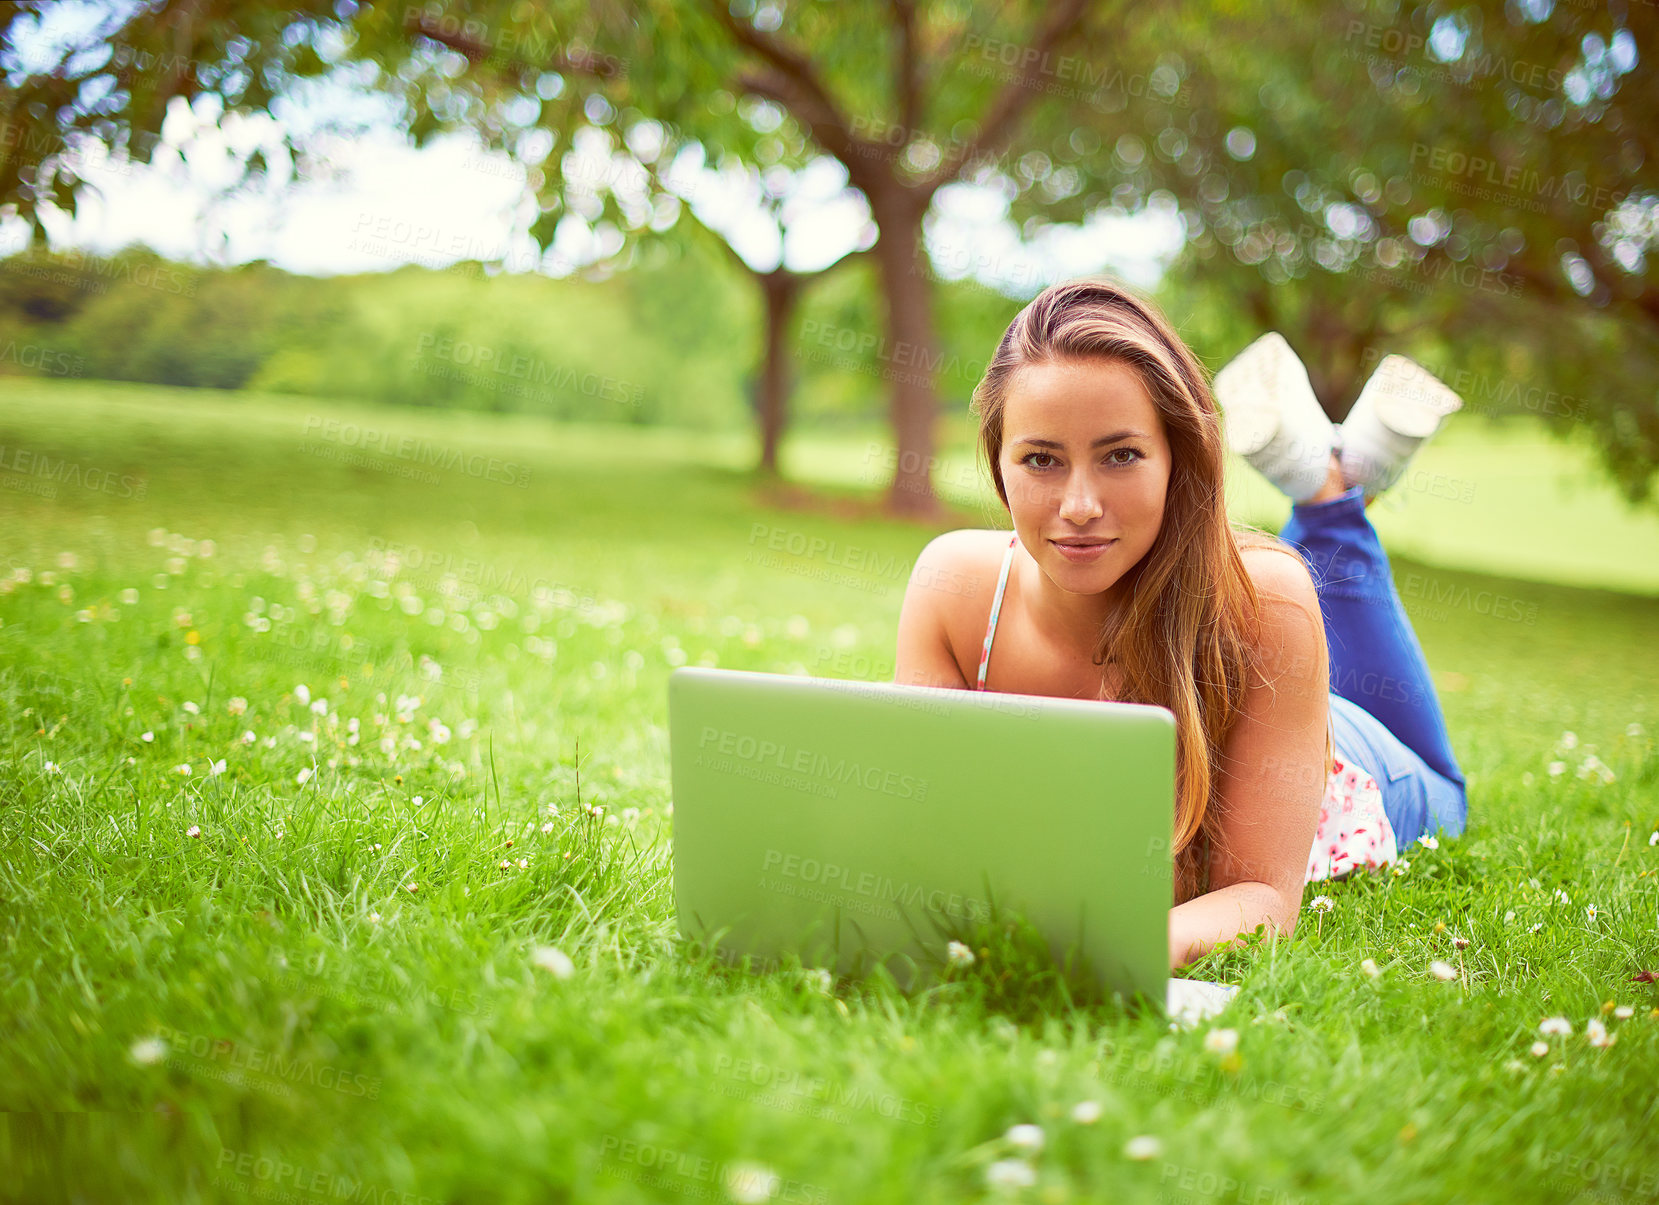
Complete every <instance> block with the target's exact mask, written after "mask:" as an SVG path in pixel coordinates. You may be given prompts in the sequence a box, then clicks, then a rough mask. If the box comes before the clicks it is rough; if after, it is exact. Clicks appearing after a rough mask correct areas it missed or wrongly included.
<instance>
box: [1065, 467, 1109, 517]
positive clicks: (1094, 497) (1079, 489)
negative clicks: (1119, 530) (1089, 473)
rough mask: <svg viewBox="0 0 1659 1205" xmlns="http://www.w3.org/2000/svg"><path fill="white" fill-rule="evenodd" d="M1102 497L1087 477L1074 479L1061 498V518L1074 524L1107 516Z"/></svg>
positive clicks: (1068, 484) (1068, 482)
mask: <svg viewBox="0 0 1659 1205" xmlns="http://www.w3.org/2000/svg"><path fill="white" fill-rule="evenodd" d="M1105 513H1106V512H1105V507H1103V506H1102V505H1101V503H1100V495H1099V493H1098V492H1097V490H1096V488H1095V485H1094V483H1093V482H1091V481H1090V480H1089V479H1088V478H1087V477H1073V478H1071V479H1070V480H1068V481H1067V482H1066V488H1065V493H1064V494H1063V495H1062V496H1061V498H1060V517H1061V518H1062V519H1066V520H1068V521H1069V522H1072V523H1087V522H1088V521H1089V520H1090V519H1098V518H1099V517H1100V516H1101V515H1103V514H1105Z"/></svg>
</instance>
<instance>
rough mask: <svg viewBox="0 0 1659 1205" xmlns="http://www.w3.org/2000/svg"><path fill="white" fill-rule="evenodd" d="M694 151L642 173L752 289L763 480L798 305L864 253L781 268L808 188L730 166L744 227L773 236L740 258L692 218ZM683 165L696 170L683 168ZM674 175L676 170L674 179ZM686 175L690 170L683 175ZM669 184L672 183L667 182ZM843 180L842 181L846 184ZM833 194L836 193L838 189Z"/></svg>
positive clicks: (781, 425) (777, 439) (779, 422)
mask: <svg viewBox="0 0 1659 1205" xmlns="http://www.w3.org/2000/svg"><path fill="white" fill-rule="evenodd" d="M699 151H700V148H695V147H688V148H685V149H684V150H683V151H682V152H681V156H680V157H678V158H677V159H676V160H675V163H674V164H673V165H671V167H670V168H669V169H668V170H667V171H664V170H662V169H660V168H659V167H658V166H657V165H658V164H660V163H661V161H662V158H663V156H662V155H661V154H656V155H653V156H651V157H650V158H651V163H650V165H649V166H647V165H643V164H642V165H641V168H642V172H643V173H644V174H645V175H646V177H647V178H648V179H649V180H650V181H651V182H652V184H653V185H654V186H655V188H656V189H657V191H658V193H659V195H662V196H667V197H671V198H673V199H674V200H675V201H676V202H679V203H680V205H681V208H682V211H683V213H684V215H685V216H686V217H687V218H689V220H690V222H691V224H692V225H693V226H694V227H696V228H697V229H698V230H700V231H702V232H704V234H706V235H707V236H708V238H709V239H710V241H712V242H714V243H716V244H717V245H718V246H719V247H720V249H721V251H722V252H723V253H724V255H725V257H726V258H727V259H728V260H729V261H730V262H731V263H732V264H733V265H735V266H736V268H737V270H738V271H739V272H741V273H742V274H743V275H744V276H745V277H746V278H748V279H749V280H750V281H752V282H753V284H754V285H755V288H756V290H757V292H758V293H759V296H760V301H761V307H760V308H761V315H762V323H763V326H762V331H761V354H760V366H759V369H758V371H757V373H756V381H755V393H756V409H757V411H758V415H757V417H758V422H759V426H760V461H759V465H758V468H759V470H760V472H761V473H762V474H764V475H767V476H776V475H777V472H778V447H779V445H780V444H781V443H782V441H783V434H784V429H785V427H786V425H787V418H788V411H789V396H790V393H791V389H792V381H791V374H790V361H791V359H792V357H791V355H790V352H789V332H790V330H791V328H792V326H793V323H794V318H795V314H796V312H797V310H798V309H799V307H800V303H801V299H802V297H803V296H804V295H805V293H806V291H807V289H808V288H810V287H811V286H812V285H813V284H814V283H815V282H817V281H819V280H821V279H822V278H823V277H824V276H825V275H826V274H828V273H829V272H832V271H834V270H835V269H836V268H838V267H840V266H841V265H842V264H845V263H847V262H849V261H851V260H852V259H854V258H856V257H858V256H859V255H862V254H863V253H864V252H865V251H866V250H868V248H867V246H866V247H855V248H849V250H848V251H847V252H846V253H844V254H840V255H837V256H836V257H835V258H834V259H832V260H831V261H830V262H828V263H826V264H824V265H822V266H820V267H817V268H813V269H809V270H797V269H793V268H790V267H789V266H788V265H787V263H786V252H787V244H788V241H789V235H790V229H791V226H792V225H793V223H794V222H795V221H796V220H797V219H798V218H799V217H800V216H802V215H801V213H800V210H801V209H802V208H803V204H802V203H803V202H805V203H806V205H808V206H809V205H810V202H809V201H807V198H806V197H805V196H804V195H803V194H804V193H805V191H806V188H807V187H808V186H807V185H805V184H804V183H803V176H804V175H805V174H806V173H804V172H796V171H792V170H790V169H787V168H785V167H783V166H781V165H780V164H774V165H773V166H772V167H770V168H768V169H767V170H766V171H765V172H756V171H753V170H749V171H744V170H743V169H742V168H741V166H740V165H734V171H732V172H728V173H726V176H727V178H728V180H730V179H731V178H732V177H733V176H735V177H737V180H738V181H740V186H742V185H748V186H749V191H750V192H751V194H752V200H753V205H752V207H751V213H750V214H749V215H747V216H749V217H750V218H751V219H753V218H756V217H758V218H762V219H764V221H765V223H766V226H767V229H768V231H769V233H770V235H771V236H772V237H771V242H772V243H773V246H772V247H768V248H767V249H765V250H763V251H762V252H761V253H760V254H759V255H758V256H755V255H753V254H752V253H745V252H744V251H741V250H739V248H738V245H737V243H738V240H737V239H736V238H734V236H733V235H732V234H731V233H729V232H727V231H725V230H723V229H721V228H720V227H719V225H718V224H717V223H716V222H715V221H714V220H712V219H711V218H709V217H704V216H702V215H700V214H699V213H698V212H697V204H696V202H697V200H698V199H699V197H700V196H701V195H706V194H707V192H708V191H709V173H707V172H706V171H699V168H700V167H701V163H700V158H701V156H700V154H699V153H698V152H699ZM688 159H689V160H697V161H698V162H695V163H691V164H687V162H686V161H687V160H688ZM682 165H684V166H683V167H682ZM825 165H826V161H819V162H818V163H816V164H812V165H809V170H810V167H823V166H825ZM676 168H680V169H681V170H678V171H676V170H675V169H676ZM687 168H689V170H686V169H687ZM668 176H674V177H675V178H674V179H673V180H669V179H667V177H668ZM842 179H843V181H844V179H845V177H844V176H843V178H842ZM836 187H837V188H839V185H837V186H836ZM756 258H758V259H759V260H760V262H761V263H763V264H766V265H767V266H764V267H763V266H759V265H758V264H757V263H756V262H754V260H755V259H756Z"/></svg>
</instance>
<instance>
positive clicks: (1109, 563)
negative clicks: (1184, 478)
mask: <svg viewBox="0 0 1659 1205" xmlns="http://www.w3.org/2000/svg"><path fill="white" fill-rule="evenodd" d="M1002 424H1003V425H1002V431H1003V446H1002V457H1001V464H1002V480H1003V486H1004V488H1005V489H1006V490H1007V493H1008V509H1009V512H1010V514H1011V515H1012V517H1013V521H1014V530H1015V531H1016V532H1017V533H1018V534H1019V538H1020V543H1021V544H1023V545H1025V548H1026V550H1027V551H1028V552H1029V553H1030V554H1031V555H1032V556H1033V557H1034V558H1036V561H1037V564H1038V565H1039V566H1040V567H1041V568H1042V570H1043V572H1044V573H1045V574H1047V575H1048V577H1049V579H1050V580H1051V581H1053V582H1054V583H1055V584H1056V585H1057V586H1059V587H1060V588H1061V589H1063V590H1065V591H1067V592H1069V593H1073V594H1098V593H1100V592H1102V591H1105V590H1109V589H1110V588H1111V587H1112V586H1113V585H1115V584H1116V583H1117V581H1118V579H1119V578H1121V577H1122V576H1123V575H1124V574H1125V573H1126V572H1128V571H1129V570H1130V569H1132V568H1133V567H1134V566H1135V564H1136V563H1137V562H1139V561H1140V559H1141V558H1142V557H1143V556H1145V555H1146V553H1147V551H1148V550H1149V549H1150V548H1151V547H1152V544H1153V541H1155V540H1156V539H1157V538H1158V530H1159V528H1160V527H1161V526H1162V525H1163V517H1164V494H1165V492H1166V491H1167V489H1168V487H1169V473H1170V450H1169V441H1168V439H1167V438H1166V437H1165V435H1164V423H1163V419H1162V417H1161V416H1160V415H1159V414H1158V410H1157V407H1156V406H1154V405H1153V403H1152V398H1151V397H1150V396H1149V395H1148V393H1147V391H1146V386H1145V385H1143V384H1142V383H1141V378H1140V375H1139V374H1138V373H1137V372H1135V370H1134V369H1132V368H1130V367H1129V366H1128V365H1127V364H1125V363H1123V362H1122V361H1120V360H1098V359H1089V360H1059V361H1052V362H1049V363H1045V364H1031V365H1027V366H1026V367H1024V368H1022V369H1020V370H1018V371H1017V372H1016V373H1015V374H1014V375H1013V377H1012V378H1011V379H1010V381H1009V387H1008V400H1007V405H1006V408H1005V409H1004V411H1003V420H1002Z"/></svg>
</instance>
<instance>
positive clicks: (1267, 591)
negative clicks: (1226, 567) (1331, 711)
mask: <svg viewBox="0 0 1659 1205" xmlns="http://www.w3.org/2000/svg"><path fill="white" fill-rule="evenodd" d="M1239 553H1240V555H1241V557H1242V558H1243V560H1244V567H1245V570H1246V572H1248V573H1249V574H1250V580H1251V582H1252V583H1253V584H1254V585H1255V587H1256V599H1257V602H1258V604H1259V606H1258V608H1257V612H1256V619H1257V622H1256V623H1255V624H1253V625H1252V628H1251V635H1250V640H1251V643H1252V645H1253V647H1254V652H1255V659H1256V663H1257V669H1258V670H1259V671H1261V672H1262V673H1263V674H1264V676H1266V677H1268V678H1270V679H1275V680H1277V681H1278V682H1279V683H1280V684H1281V685H1292V684H1295V683H1301V684H1303V685H1305V686H1307V687H1309V688H1312V687H1313V686H1314V685H1315V683H1316V680H1317V679H1321V675H1322V672H1323V670H1322V667H1323V665H1324V662H1325V656H1326V651H1325V635H1324V628H1325V622H1324V617H1323V616H1322V615H1321V614H1320V610H1319V592H1318V591H1317V590H1316V589H1315V588H1314V584H1313V577H1312V575H1311V574H1310V573H1309V572H1308V567H1307V563H1306V562H1304V561H1303V560H1302V558H1301V556H1299V555H1298V554H1297V553H1295V552H1294V551H1292V550H1291V549H1290V548H1288V547H1286V546H1285V545H1283V544H1279V543H1278V542H1277V541H1274V542H1272V543H1262V544H1256V545H1252V546H1247V547H1242V548H1240V549H1239ZM1323 690H1324V688H1323V687H1322V686H1321V687H1320V688H1319V691H1318V693H1320V694H1321V695H1323Z"/></svg>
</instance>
